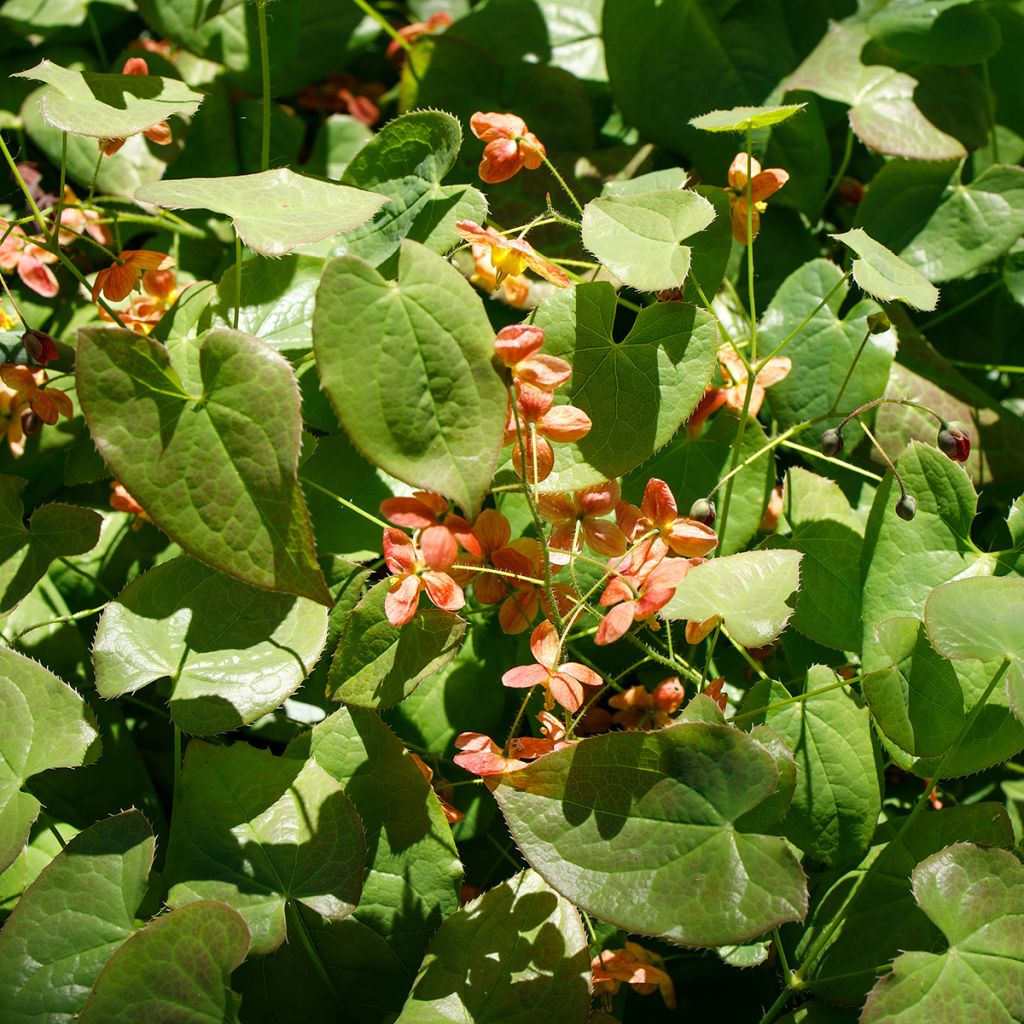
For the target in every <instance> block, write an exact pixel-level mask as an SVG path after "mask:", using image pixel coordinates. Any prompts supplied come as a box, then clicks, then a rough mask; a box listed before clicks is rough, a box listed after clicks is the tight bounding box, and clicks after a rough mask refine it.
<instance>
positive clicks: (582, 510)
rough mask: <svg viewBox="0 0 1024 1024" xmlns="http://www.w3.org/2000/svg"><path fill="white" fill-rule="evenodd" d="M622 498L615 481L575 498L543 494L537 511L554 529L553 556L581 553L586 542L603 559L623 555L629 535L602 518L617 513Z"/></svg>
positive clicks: (557, 494)
mask: <svg viewBox="0 0 1024 1024" xmlns="http://www.w3.org/2000/svg"><path fill="white" fill-rule="evenodd" d="M619 497H620V490H619V485H618V482H617V481H615V480H609V481H607V482H606V483H603V484H592V485H591V486H590V487H584V488H583V489H582V490H579V491H575V492H574V493H572V494H561V493H556V494H542V495H541V496H540V498H539V500H538V502H537V510H538V511H539V512H540V515H541V518H542V519H545V520H547V521H548V522H549V523H551V524H552V525H553V526H554V529H553V530H552V531H551V537H550V538H549V540H548V547H549V548H551V549H552V552H555V551H558V552H564V553H568V552H571V551H574V550H575V551H579V550H581V548H582V545H583V542H586V544H587V546H588V547H590V548H591V549H592V550H594V551H596V552H597V553H598V554H601V555H608V556H615V555H621V554H623V553H624V552H625V550H626V543H627V542H626V535H625V534H624V533H623V532H622V530H620V529H619V527H618V526H617V525H616V524H615V523H614V522H612V521H611V520H610V519H604V518H602V517H603V516H607V515H608V514H610V513H611V512H612V511H614V509H615V506H616V505H617V504H618V502H619ZM577 525H578V526H579V530H578V531H577ZM574 541H575V546H574V543H573V542H574ZM565 557H567V555H566V556H565Z"/></svg>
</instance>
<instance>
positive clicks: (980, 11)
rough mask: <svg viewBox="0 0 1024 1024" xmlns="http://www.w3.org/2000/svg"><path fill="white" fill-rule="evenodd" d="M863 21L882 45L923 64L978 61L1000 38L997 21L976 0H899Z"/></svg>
mask: <svg viewBox="0 0 1024 1024" xmlns="http://www.w3.org/2000/svg"><path fill="white" fill-rule="evenodd" d="M867 24H868V31H869V32H870V33H871V37H872V38H873V39H875V40H877V41H878V42H879V43H881V44H882V45H883V46H885V47H888V48H889V49H891V50H896V51H897V52H899V53H901V54H905V55H906V56H908V57H911V58H913V59H915V60H918V61H921V62H922V63H925V64H980V63H981V62H982V61H983V60H986V59H987V58H989V57H991V56H992V55H993V54H994V53H995V52H996V51H997V50H998V49H999V45H1000V43H1001V42H1002V34H1001V32H1000V31H999V22H998V21H996V20H995V18H993V17H992V15H991V14H990V13H989V12H988V11H987V10H986V9H985V5H984V4H979V3H976V2H975V0H938V2H936V0H903V2H902V3H898V4H888V5H886V6H885V7H881V8H878V9H877V10H875V12H874V13H873V14H872V15H871V17H870V19H869V20H868V23H867Z"/></svg>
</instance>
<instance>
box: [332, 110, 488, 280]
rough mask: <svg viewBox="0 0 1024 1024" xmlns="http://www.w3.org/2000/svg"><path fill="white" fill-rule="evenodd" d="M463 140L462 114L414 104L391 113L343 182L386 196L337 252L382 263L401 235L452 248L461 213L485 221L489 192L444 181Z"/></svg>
mask: <svg viewBox="0 0 1024 1024" xmlns="http://www.w3.org/2000/svg"><path fill="white" fill-rule="evenodd" d="M461 146H462V126H461V125H460V124H459V121H458V118H455V117H452V115H451V114H446V113H444V112H443V111H440V110H413V111H410V112H409V113H406V114H403V115H402V116H401V117H397V118H395V120H394V121H389V122H388V123H387V124H386V125H384V127H383V128H382V129H381V130H380V131H379V132H378V133H377V134H376V135H375V136H374V137H373V138H372V140H371V141H370V142H369V143H367V145H366V146H364V147H363V148H362V149H361V150H360V152H359V153H357V154H356V156H355V157H354V158H353V159H352V162H351V163H350V164H349V165H348V167H347V168H346V170H345V175H344V177H343V178H342V179H341V180H342V183H343V184H345V185H352V186H355V187H356V188H363V189H369V190H372V191H373V192H375V193H376V194H378V195H383V196H387V202H386V203H385V204H384V206H382V207H381V208H380V209H379V210H378V211H377V214H376V216H375V217H374V218H373V220H372V221H370V222H369V223H368V224H364V225H362V226H361V227H357V228H353V229H352V230H351V231H349V232H348V233H347V234H346V235H345V237H344V238H343V239H340V243H339V244H340V249H338V250H336V252H339V253H346V254H348V255H351V256H359V257H361V258H362V259H364V260H366V261H367V262H368V263H372V264H373V265H374V266H377V265H379V264H380V263H382V262H383V261H384V260H385V259H387V258H388V256H390V255H391V254H392V253H394V252H397V251H398V248H399V246H400V245H401V244H402V241H403V239H406V238H411V239H412V240H413V241H414V242H422V243H423V245H425V246H426V247H427V248H428V249H432V250H433V251H434V252H438V253H444V252H447V251H448V250H449V249H451V248H452V246H454V245H456V244H457V243H458V242H459V235H458V234H457V232H456V231H455V222H456V221H457V220H472V221H477V222H482V221H483V219H484V217H485V215H486V214H487V200H486V199H485V198H484V197H483V195H481V193H480V191H479V190H478V189H476V188H474V187H473V186H472V185H442V184H441V182H442V180H443V179H444V176H445V175H446V174H447V173H448V172H449V171H450V170H451V169H452V168H453V167H454V166H455V161H456V159H457V158H458V155H459V149H460V148H461Z"/></svg>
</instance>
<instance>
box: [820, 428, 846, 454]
mask: <svg viewBox="0 0 1024 1024" xmlns="http://www.w3.org/2000/svg"><path fill="white" fill-rule="evenodd" d="M845 444H846V442H845V441H844V440H843V435H842V434H841V433H840V432H839V431H838V430H837V429H836V428H835V427H831V428H829V429H828V430H826V431H825V433H824V434H822V435H821V454H822V455H838V454H839V453H840V452H841V451H842V450H843V446H844V445H845Z"/></svg>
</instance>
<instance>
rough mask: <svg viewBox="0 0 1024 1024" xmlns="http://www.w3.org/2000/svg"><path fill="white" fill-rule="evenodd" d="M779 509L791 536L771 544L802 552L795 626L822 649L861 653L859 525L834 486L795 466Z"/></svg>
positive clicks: (775, 539) (787, 481) (860, 542)
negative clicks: (830, 648) (859, 651)
mask: <svg viewBox="0 0 1024 1024" xmlns="http://www.w3.org/2000/svg"><path fill="white" fill-rule="evenodd" d="M733 498H734V500H735V495H734V496H733ZM783 508H784V511H785V516H786V521H787V522H788V523H789V524H790V526H791V527H792V529H793V532H792V534H791V535H790V536H789V537H785V538H783V537H779V538H772V542H773V543H774V542H775V541H777V542H778V546H785V547H791V548H793V549H795V550H796V551H802V552H803V554H804V558H803V560H802V561H801V563H800V590H799V591H798V593H797V595H796V612H795V614H794V615H793V625H794V627H795V628H796V629H798V630H800V632H801V633H803V634H804V636H807V637H810V638H811V639H812V640H815V641H816V642H817V643H820V644H824V645H825V646H826V647H834V648H836V649H837V650H840V651H858V650H860V644H861V624H860V554H861V547H862V544H863V537H864V525H863V524H862V523H861V521H860V520H859V519H858V518H857V516H856V514H855V513H854V512H853V510H852V509H851V508H850V505H849V503H848V502H847V500H846V496H845V495H844V494H843V492H842V491H841V490H840V489H839V486H838V484H836V483H833V481H831V480H828V479H826V478H825V477H820V476H815V475H814V474H813V473H809V472H808V471H807V470H805V469H800V468H798V467H794V468H793V469H791V470H790V471H789V473H788V474H787V476H786V493H785V497H784V503H783ZM730 522H731V519H730Z"/></svg>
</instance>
